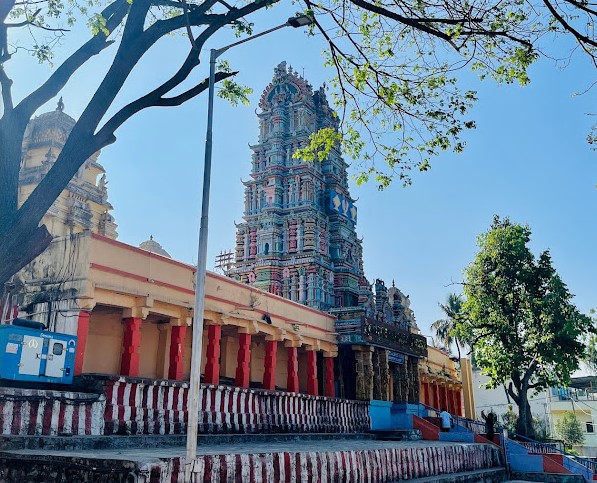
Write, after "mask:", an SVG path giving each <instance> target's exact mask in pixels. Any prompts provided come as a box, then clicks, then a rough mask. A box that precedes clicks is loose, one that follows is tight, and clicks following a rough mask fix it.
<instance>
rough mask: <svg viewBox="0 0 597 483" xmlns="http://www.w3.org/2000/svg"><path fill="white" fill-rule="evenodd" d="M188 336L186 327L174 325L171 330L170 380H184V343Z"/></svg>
mask: <svg viewBox="0 0 597 483" xmlns="http://www.w3.org/2000/svg"><path fill="white" fill-rule="evenodd" d="M186 335H187V326H186V325H173V326H172V327H171V329H170V352H169V357H168V360H169V365H168V379H174V380H177V381H181V380H182V377H183V372H184V342H185V338H186Z"/></svg>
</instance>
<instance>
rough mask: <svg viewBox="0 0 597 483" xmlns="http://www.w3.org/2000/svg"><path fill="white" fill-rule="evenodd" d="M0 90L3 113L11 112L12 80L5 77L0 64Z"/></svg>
mask: <svg viewBox="0 0 597 483" xmlns="http://www.w3.org/2000/svg"><path fill="white" fill-rule="evenodd" d="M0 88H1V89H2V103H3V104H4V112H5V113H6V112H8V111H12V108H13V105H12V89H11V88H12V80H11V79H10V77H8V76H7V75H6V72H5V71H4V66H3V65H2V64H0Z"/></svg>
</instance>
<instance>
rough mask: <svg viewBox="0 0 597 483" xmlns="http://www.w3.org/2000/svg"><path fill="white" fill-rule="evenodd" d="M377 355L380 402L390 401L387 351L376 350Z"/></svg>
mask: <svg viewBox="0 0 597 483" xmlns="http://www.w3.org/2000/svg"><path fill="white" fill-rule="evenodd" d="M377 352H378V354H379V358H378V361H379V378H380V387H381V398H380V399H381V400H382V401H389V400H390V362H389V360H388V351H387V350H386V349H377Z"/></svg>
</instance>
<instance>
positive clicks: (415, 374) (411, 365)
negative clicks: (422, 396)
mask: <svg viewBox="0 0 597 483" xmlns="http://www.w3.org/2000/svg"><path fill="white" fill-rule="evenodd" d="M418 365H419V360H418V359H417V358H416V357H409V358H408V381H409V385H408V387H409V394H408V400H409V401H412V402H419V367H418Z"/></svg>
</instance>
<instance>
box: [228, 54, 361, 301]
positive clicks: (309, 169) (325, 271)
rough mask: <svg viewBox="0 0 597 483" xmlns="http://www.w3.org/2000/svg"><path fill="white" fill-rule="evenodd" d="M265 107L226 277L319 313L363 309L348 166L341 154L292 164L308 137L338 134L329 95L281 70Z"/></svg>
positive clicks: (262, 105)
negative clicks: (327, 132) (329, 130)
mask: <svg viewBox="0 0 597 483" xmlns="http://www.w3.org/2000/svg"><path fill="white" fill-rule="evenodd" d="M259 107H260V108H261V113H260V114H258V116H259V141H258V143H257V144H255V145H252V146H251V149H252V150H253V156H252V169H251V178H250V179H249V180H248V181H245V182H244V186H245V211H244V216H243V219H244V222H243V223H241V224H239V225H237V234H236V253H235V268H234V269H232V270H230V271H228V275H229V276H232V277H235V278H237V279H239V280H241V281H243V282H246V283H250V284H251V285H253V286H255V287H258V288H260V289H263V290H267V291H269V292H271V293H274V294H277V295H280V296H282V297H285V298H288V299H291V300H294V301H297V302H300V303H303V304H305V305H308V306H310V307H314V308H317V309H320V310H328V309H330V308H332V307H345V306H354V305H357V304H358V303H359V295H360V291H361V289H362V287H361V285H362V282H363V280H364V277H363V263H362V246H361V241H360V240H359V239H358V238H357V235H356V230H355V225H356V221H357V209H356V206H355V205H354V200H353V199H352V198H351V197H350V194H349V192H348V181H347V174H346V163H345V162H344V160H343V159H342V157H341V155H340V152H339V151H338V150H337V149H333V150H332V153H331V155H330V156H329V157H328V159H326V160H324V161H322V162H317V161H316V162H312V163H307V162H305V161H303V160H299V159H293V157H292V154H293V153H294V152H295V151H296V150H297V149H298V148H301V147H303V146H305V145H306V143H307V142H308V138H309V135H310V134H312V133H314V132H316V131H317V130H319V129H321V128H324V127H333V128H337V126H338V120H337V117H336V115H335V113H334V112H333V111H332V109H331V108H330V106H329V104H328V102H327V100H326V97H325V92H324V89H323V88H320V89H319V90H317V91H315V92H313V90H312V87H311V86H310V85H309V84H308V83H307V81H306V80H305V79H303V78H302V77H301V76H299V75H298V74H297V73H296V72H294V71H293V70H292V68H289V69H287V68H286V63H285V62H282V63H281V64H280V65H278V66H277V67H276V68H275V70H274V78H273V79H272V81H271V83H270V84H269V85H268V86H267V87H266V88H265V90H264V92H263V94H262V96H261V100H260V102H259ZM365 287H367V284H366V283H365Z"/></svg>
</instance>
